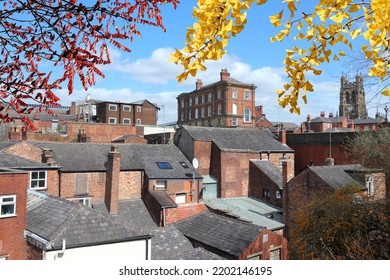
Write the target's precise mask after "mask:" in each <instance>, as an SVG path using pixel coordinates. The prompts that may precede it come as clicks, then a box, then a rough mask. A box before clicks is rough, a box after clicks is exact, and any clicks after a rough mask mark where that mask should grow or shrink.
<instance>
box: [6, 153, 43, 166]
mask: <svg viewBox="0 0 390 280" xmlns="http://www.w3.org/2000/svg"><path fill="white" fill-rule="evenodd" d="M0 167H7V168H21V169H29V168H40V169H49V168H50V167H49V166H48V165H47V164H44V163H40V162H36V161H32V160H28V159H25V158H22V157H18V156H15V155H11V154H7V153H4V152H0Z"/></svg>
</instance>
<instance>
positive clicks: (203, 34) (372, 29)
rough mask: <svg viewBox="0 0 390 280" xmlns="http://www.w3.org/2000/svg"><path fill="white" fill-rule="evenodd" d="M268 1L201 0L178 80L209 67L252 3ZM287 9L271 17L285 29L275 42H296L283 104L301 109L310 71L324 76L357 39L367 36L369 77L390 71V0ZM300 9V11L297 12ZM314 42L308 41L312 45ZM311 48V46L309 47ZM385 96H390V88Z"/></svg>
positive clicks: (178, 55) (180, 57)
mask: <svg viewBox="0 0 390 280" xmlns="http://www.w3.org/2000/svg"><path fill="white" fill-rule="evenodd" d="M266 2H267V0H257V1H255V0H198V7H196V8H195V9H194V13H193V16H194V17H195V18H196V19H197V22H196V23H195V24H194V25H193V27H192V28H189V29H188V31H187V36H186V46H185V48H184V49H183V50H176V51H175V53H173V54H172V57H171V60H172V61H173V62H174V63H176V64H181V65H182V66H183V68H184V71H183V73H182V74H181V75H179V76H178V80H179V81H182V80H183V79H186V78H187V77H188V75H189V74H191V75H196V72H197V70H205V69H206V67H205V66H204V62H205V61H207V60H217V59H220V58H221V57H222V56H223V55H224V54H225V53H226V46H227V45H228V43H229V39H230V38H231V37H232V36H236V35H237V34H239V33H240V32H241V31H242V30H243V28H244V26H245V24H246V22H247V20H246V15H247V14H246V12H247V10H248V9H250V8H251V6H252V4H254V3H255V4H257V5H262V4H265V3H266ZM281 2H282V3H284V5H285V9H283V10H281V11H280V12H279V13H277V14H276V15H271V16H269V20H270V22H271V24H272V25H273V26H275V27H277V28H280V30H279V32H278V33H276V35H275V36H273V37H272V38H270V39H271V42H276V41H278V42H282V41H283V40H284V39H285V38H286V37H288V36H290V35H292V36H293V37H294V39H295V40H296V42H297V44H298V43H299V42H300V41H302V42H304V44H303V45H305V46H306V47H305V48H300V47H298V45H297V46H293V47H292V48H290V49H288V50H286V57H285V59H284V61H283V63H284V64H285V73H286V75H287V78H288V83H286V84H285V85H284V89H283V90H278V91H277V94H278V96H279V104H280V105H281V106H282V107H286V106H289V107H290V111H291V112H294V113H298V114H299V112H300V109H299V106H298V100H299V99H300V98H301V99H302V100H303V102H304V103H306V102H307V97H306V92H313V91H314V88H313V85H312V84H311V83H310V81H308V80H307V79H306V76H307V74H306V73H313V74H314V75H321V70H319V69H318V68H319V67H320V65H321V64H323V63H325V62H327V63H329V62H330V61H332V60H333V61H334V60H336V61H337V60H339V57H340V56H345V51H344V50H345V49H346V48H349V49H352V48H353V46H352V42H351V41H352V40H355V39H357V38H363V39H365V41H366V44H364V45H363V47H362V52H363V53H365V55H366V58H367V59H369V60H371V61H372V62H373V66H372V68H371V69H370V72H369V75H371V76H377V77H379V78H381V79H382V80H383V79H384V78H385V77H387V76H388V73H389V70H390V69H389V68H390V67H389V59H390V46H389V44H390V42H389V41H390V39H389V32H390V3H389V0H368V1H360V0H319V1H318V4H316V6H315V8H314V9H313V11H311V12H308V11H303V9H302V8H301V6H300V5H301V3H300V1H299V0H282V1H281ZM298 11H300V12H298ZM308 43H309V44H308ZM307 46H309V47H307ZM382 94H384V95H390V89H386V90H385V91H384V92H383V93H382Z"/></svg>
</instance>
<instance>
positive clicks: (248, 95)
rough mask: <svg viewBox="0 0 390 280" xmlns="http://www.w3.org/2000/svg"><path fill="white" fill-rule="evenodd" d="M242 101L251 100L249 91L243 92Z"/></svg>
mask: <svg viewBox="0 0 390 280" xmlns="http://www.w3.org/2000/svg"><path fill="white" fill-rule="evenodd" d="M244 99H245V100H251V99H252V98H251V92H250V91H249V90H246V91H245V92H244Z"/></svg>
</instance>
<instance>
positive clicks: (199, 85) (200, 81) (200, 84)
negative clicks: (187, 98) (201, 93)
mask: <svg viewBox="0 0 390 280" xmlns="http://www.w3.org/2000/svg"><path fill="white" fill-rule="evenodd" d="M202 86H203V82H202V80H201V79H197V80H196V90H198V89H200V88H201V87H202Z"/></svg>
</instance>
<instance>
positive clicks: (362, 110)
mask: <svg viewBox="0 0 390 280" xmlns="http://www.w3.org/2000/svg"><path fill="white" fill-rule="evenodd" d="M355 79H356V80H355V82H350V81H348V78H347V77H346V76H345V75H344V74H343V75H342V77H341V87H340V106H339V114H340V116H341V117H343V116H345V117H349V118H350V119H365V118H367V109H366V102H365V93H364V87H363V77H362V75H361V74H357V75H356V78H355Z"/></svg>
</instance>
